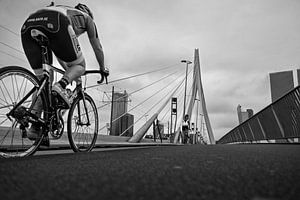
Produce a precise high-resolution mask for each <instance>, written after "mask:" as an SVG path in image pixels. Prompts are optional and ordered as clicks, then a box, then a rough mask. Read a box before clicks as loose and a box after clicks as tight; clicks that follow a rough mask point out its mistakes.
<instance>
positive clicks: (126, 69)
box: [0, 0, 300, 139]
mask: <svg viewBox="0 0 300 200" xmlns="http://www.w3.org/2000/svg"><path fill="white" fill-rule="evenodd" d="M55 2H56V3H57V4H67V5H71V6H73V5H75V4H76V3H78V2H82V3H86V4H87V5H89V6H90V7H91V8H92V9H93V12H94V15H95V21H96V24H97V27H98V29H99V34H100V37H101V42H102V44H103V46H104V49H105V56H106V65H107V66H110V70H111V74H112V75H111V80H113V79H115V78H120V77H126V76H129V75H134V74H137V73H142V72H146V71H150V70H153V69H158V68H159V67H165V66H169V65H172V64H176V63H177V64H178V65H177V66H174V69H171V70H169V71H164V72H161V73H156V74H150V75H148V76H146V77H143V78H139V79H135V80H132V81H124V82H122V83H117V84H116V85H115V86H116V87H118V88H119V89H122V90H124V89H126V90H127V91H129V92H130V91H134V90H136V89H138V88H139V87H141V86H143V85H147V84H148V83H150V82H152V81H154V80H157V79H159V78H161V77H163V76H165V75H167V74H168V73H171V71H172V70H174V71H175V70H180V69H181V73H182V74H183V73H184V65H182V64H180V60H181V59H190V60H192V61H193V54H194V49H195V48H199V49H200V62H201V73H202V81H203V87H204V92H205V97H206V103H207V107H208V112H209V117H210V120H211V124H212V127H213V131H214V134H215V138H216V139H219V138H220V137H221V136H223V135H224V134H226V133H227V132H228V131H229V130H231V129H232V128H233V127H235V126H236V125H237V114H236V107H237V105H238V104H241V105H242V107H243V108H244V109H246V108H253V109H254V112H257V111H259V110H261V109H262V108H264V107H265V106H267V105H268V104H269V103H270V102H271V101H270V96H271V95H270V89H269V88H270V86H269V78H268V74H269V73H271V72H276V71H283V70H290V69H293V70H295V69H297V68H299V66H300V34H299V33H300V20H299V19H300V12H299V10H300V1H299V0H210V1H207V0H163V1H162V0H151V1H146V0H89V1H73V0H66V1H61V0H57V1H55ZM49 3H50V1H46V0H41V1H35V0H22V1H19V0H0V4H1V6H0V10H1V12H0V17H1V19H2V21H1V25H3V26H5V27H7V28H9V29H11V30H13V31H15V32H17V33H19V30H20V27H21V25H22V23H23V22H24V20H25V18H26V17H27V16H28V14H29V13H30V12H32V11H34V10H35V9H37V8H39V7H41V6H44V5H47V4H49ZM0 40H1V42H5V43H7V44H9V45H11V46H13V47H15V48H17V49H20V50H21V49H22V48H21V43H20V38H18V37H16V36H15V35H14V34H12V33H9V32H7V31H4V30H3V29H0ZM80 41H81V44H82V48H83V52H84V55H85V57H86V60H87V63H88V66H89V68H93V67H94V66H95V67H97V62H96V60H95V58H94V55H93V52H92V50H91V48H90V46H89V43H88V40H87V38H86V36H82V38H81V39H80ZM0 50H1V51H6V52H8V53H10V54H12V55H15V56H16V57H18V58H20V59H23V60H26V58H25V57H24V55H23V54H21V53H18V52H16V51H14V50H12V49H10V48H7V47H5V46H3V45H0ZM24 63H25V62H24V61H21V60H18V59H15V58H12V57H10V56H7V55H4V54H1V56H0V64H1V65H12V64H15V65H23V66H24ZM180 66H181V68H180ZM27 67H28V64H27ZM95 67H94V68H95ZM174 76H175V75H174ZM165 82H168V81H167V80H166V81H165ZM161 87H163V84H159V85H157V86H155V87H153V88H151V89H148V90H147V91H145V92H144V93H142V94H136V95H134V96H132V100H133V101H132V104H138V103H139V102H140V101H141V100H143V99H144V98H145V97H146V96H147V95H148V96H149V95H151V93H153V92H155V91H157V90H158V89H159V88H161ZM110 89H111V86H106V87H103V90H110ZM164 95H167V93H166V94H164ZM157 99H158V98H156V99H154V100H153V101H152V103H151V102H150V103H149V104H148V105H144V106H143V109H142V110H147V106H151V105H152V104H153V103H154V102H155V100H156V101H157Z"/></svg>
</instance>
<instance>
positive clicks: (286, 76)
mask: <svg viewBox="0 0 300 200" xmlns="http://www.w3.org/2000/svg"><path fill="white" fill-rule="evenodd" d="M299 73H300V72H299V70H298V75H299ZM298 77H299V76H298ZM298 79H299V78H298ZM270 84H271V98H272V102H275V101H276V100H278V99H280V97H282V96H284V95H285V94H286V93H287V92H289V91H291V90H292V89H293V88H294V77H293V71H292V70H290V71H283V72H275V73H270Z"/></svg>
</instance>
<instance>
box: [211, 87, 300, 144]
mask: <svg viewBox="0 0 300 200" xmlns="http://www.w3.org/2000/svg"><path fill="white" fill-rule="evenodd" d="M289 138H300V86H298V87H296V88H295V89H293V90H291V91H290V92H288V93H287V94H286V95H284V96H282V97H281V98H280V99H278V100H277V101H275V102H274V103H272V104H270V105H269V106H267V107H266V108H264V109H263V110H261V111H260V112H258V113H257V114H255V115H254V116H253V117H251V118H250V119H248V120H247V121H245V122H243V123H242V124H240V125H239V126H237V127H235V128H234V129H233V130H231V131H230V132H229V133H227V134H226V135H224V136H223V137H222V138H221V139H220V140H219V141H218V142H217V144H228V143H242V142H253V141H260V140H274V139H275V140H276V139H289Z"/></svg>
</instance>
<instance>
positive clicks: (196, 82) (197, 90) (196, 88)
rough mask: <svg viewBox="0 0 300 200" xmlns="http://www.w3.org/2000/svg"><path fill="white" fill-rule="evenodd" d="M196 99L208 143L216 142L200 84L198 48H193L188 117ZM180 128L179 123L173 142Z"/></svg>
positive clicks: (176, 139)
mask: <svg viewBox="0 0 300 200" xmlns="http://www.w3.org/2000/svg"><path fill="white" fill-rule="evenodd" d="M197 97H198V98H197ZM197 100H200V102H201V104H200V106H199V107H198V106H197V109H199V110H200V111H202V113H203V116H204V120H205V126H206V130H207V133H208V138H209V142H210V144H215V143H216V142H215V138H214V135H213V131H212V127H211V124H210V120H209V117H208V112H207V108H206V102H205V98H204V92H203V86H202V80H201V70H200V58H199V49H195V53H194V72H193V84H192V96H191V98H190V101H189V104H188V105H189V106H188V109H187V113H186V114H188V115H189V117H190V119H191V118H192V114H193V112H192V111H193V109H194V106H195V101H197ZM199 110H198V111H199ZM182 120H183V119H181V122H182ZM180 129H181V124H180V126H179V127H178V129H177V131H176V134H175V138H174V142H176V141H178V139H179V133H180Z"/></svg>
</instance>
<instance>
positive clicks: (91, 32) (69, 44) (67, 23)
mask: <svg viewBox="0 0 300 200" xmlns="http://www.w3.org/2000/svg"><path fill="white" fill-rule="evenodd" d="M93 18H94V17H93V14H92V12H91V10H90V9H89V8H88V7H87V6H86V5H84V4H80V3H79V4H78V5H76V6H75V7H69V6H63V5H57V6H55V5H54V3H51V5H50V6H48V7H45V8H41V9H39V10H37V11H36V12H34V13H33V14H31V15H30V16H29V17H28V18H27V19H26V21H25V23H24V24H23V26H22V29H21V38H22V45H23V49H24V52H25V55H26V57H27V59H28V61H29V63H30V66H31V68H32V69H33V71H34V73H35V75H36V76H37V78H38V79H39V80H41V79H42V78H43V68H42V57H41V56H39V55H41V52H42V49H41V47H40V46H39V44H38V43H37V42H36V41H35V40H34V39H33V38H32V37H31V30H33V29H36V30H38V31H40V32H42V34H43V35H45V36H46V37H47V38H48V41H49V52H50V59H49V60H50V62H52V53H51V51H53V53H54V54H55V56H56V57H57V60H58V61H59V63H60V64H61V65H62V67H63V68H64V69H65V74H64V75H63V77H62V78H61V79H60V80H59V81H58V82H56V83H55V84H54V85H53V87H52V91H53V92H54V93H56V94H57V96H58V97H59V98H60V101H62V102H63V103H64V104H65V107H66V108H69V107H70V102H69V95H68V93H67V91H66V86H67V85H68V84H69V83H71V82H72V81H74V80H78V78H80V77H81V75H83V74H84V72H85V59H84V57H83V55H82V52H81V47H80V44H79V41H78V39H77V38H78V37H79V36H80V35H82V34H83V33H85V32H86V33H87V35H88V37H89V41H90V44H91V46H92V48H93V50H94V53H95V56H96V59H97V61H98V64H99V67H100V71H101V73H102V74H103V75H105V76H106V75H108V73H109V72H108V71H107V70H106V69H105V66H104V53H103V49H102V46H101V43H100V40H99V37H98V33H97V28H96V25H95V23H94V20H93ZM52 76H53V75H52ZM34 110H35V111H36V113H35V114H36V115H41V113H42V102H41V101H40V100H39V99H38V101H37V103H36V104H35V106H34ZM40 132H41V127H35V126H31V128H30V129H29V133H28V134H27V135H28V138H29V139H35V138H37V137H38V136H39V135H40Z"/></svg>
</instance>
